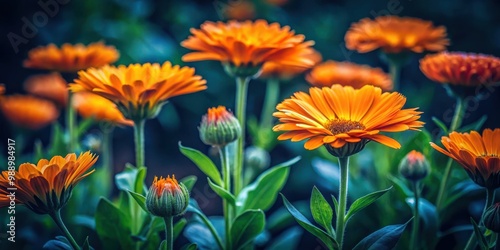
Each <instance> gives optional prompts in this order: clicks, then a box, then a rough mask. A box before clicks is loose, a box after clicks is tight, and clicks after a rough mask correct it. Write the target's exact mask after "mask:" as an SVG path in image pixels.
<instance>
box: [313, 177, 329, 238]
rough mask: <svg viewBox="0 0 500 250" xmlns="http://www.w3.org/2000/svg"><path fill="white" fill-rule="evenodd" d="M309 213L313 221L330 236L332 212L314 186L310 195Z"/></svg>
mask: <svg viewBox="0 0 500 250" xmlns="http://www.w3.org/2000/svg"><path fill="white" fill-rule="evenodd" d="M311 213H312V216H313V219H314V221H316V223H318V224H320V225H321V226H322V227H323V228H324V229H325V230H326V231H327V232H328V233H329V234H330V235H332V232H333V228H332V220H333V210H332V207H331V206H330V204H328V202H327V201H326V199H325V197H323V195H322V194H321V192H320V191H319V190H318V188H316V186H314V187H313V190H312V193H311Z"/></svg>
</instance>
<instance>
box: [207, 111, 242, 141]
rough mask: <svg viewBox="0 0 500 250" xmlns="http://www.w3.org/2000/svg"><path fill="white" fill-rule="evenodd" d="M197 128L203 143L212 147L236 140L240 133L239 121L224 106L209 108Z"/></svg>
mask: <svg viewBox="0 0 500 250" xmlns="http://www.w3.org/2000/svg"><path fill="white" fill-rule="evenodd" d="M198 129H199V131H200V139H201V140H202V141H203V143H205V144H207V145H211V146H214V147H215V146H217V147H223V146H225V145H227V144H228V143H231V142H233V141H236V140H237V139H238V138H239V136H240V134H241V127H240V123H239V122H238V120H237V119H236V117H234V115H233V114H232V113H231V112H229V111H227V110H226V107H224V106H219V107H217V108H209V109H208V112H207V114H206V115H204V116H203V118H202V121H201V124H200V127H199V128H198Z"/></svg>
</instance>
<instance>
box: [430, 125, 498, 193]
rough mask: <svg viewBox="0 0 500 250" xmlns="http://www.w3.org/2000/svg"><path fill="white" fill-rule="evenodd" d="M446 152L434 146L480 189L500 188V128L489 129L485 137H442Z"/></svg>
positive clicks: (475, 135) (476, 133) (473, 134)
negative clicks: (461, 169) (456, 163)
mask: <svg viewBox="0 0 500 250" xmlns="http://www.w3.org/2000/svg"><path fill="white" fill-rule="evenodd" d="M441 143H442V144H443V146H444V148H441V147H439V146H437V145H436V144H434V143H432V142H431V143H430V144H431V146H432V147H433V148H434V149H435V150H437V151H439V152H441V153H443V154H445V155H446V156H448V157H450V158H452V159H453V160H455V161H456V162H458V163H459V164H460V165H462V167H463V168H464V169H465V171H466V172H467V174H468V175H469V177H470V178H471V179H472V180H473V181H474V182H475V183H477V184H478V185H480V186H482V187H486V188H489V189H495V188H498V187H500V128H496V129H495V130H491V129H485V130H483V134H482V136H481V134H479V133H478V132H476V131H471V132H470V133H458V132H452V133H450V134H449V136H443V137H441Z"/></svg>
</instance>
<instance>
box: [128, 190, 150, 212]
mask: <svg viewBox="0 0 500 250" xmlns="http://www.w3.org/2000/svg"><path fill="white" fill-rule="evenodd" d="M127 191H128V193H129V194H130V195H131V196H132V198H134V200H135V201H136V202H137V204H139V206H140V207H141V208H142V210H144V212H146V213H149V212H148V209H147V208H146V197H144V195H142V194H138V193H136V192H134V191H130V190H127Z"/></svg>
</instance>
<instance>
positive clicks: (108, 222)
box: [95, 198, 134, 249]
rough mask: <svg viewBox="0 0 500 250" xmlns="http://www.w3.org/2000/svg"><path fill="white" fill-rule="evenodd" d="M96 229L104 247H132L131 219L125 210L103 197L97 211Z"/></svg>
mask: <svg viewBox="0 0 500 250" xmlns="http://www.w3.org/2000/svg"><path fill="white" fill-rule="evenodd" d="M95 223H96V231H97V235H98V236H99V239H100V240H101V242H102V244H103V249H132V248H134V243H133V242H132V238H131V237H130V235H131V234H132V233H131V231H130V226H131V221H130V217H128V216H127V215H126V214H125V213H124V212H123V211H121V210H120V209H118V208H117V207H115V206H114V205H113V204H112V203H111V202H110V201H108V200H107V199H106V198H101V199H100V200H99V203H98V205H97V209H96V213H95Z"/></svg>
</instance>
